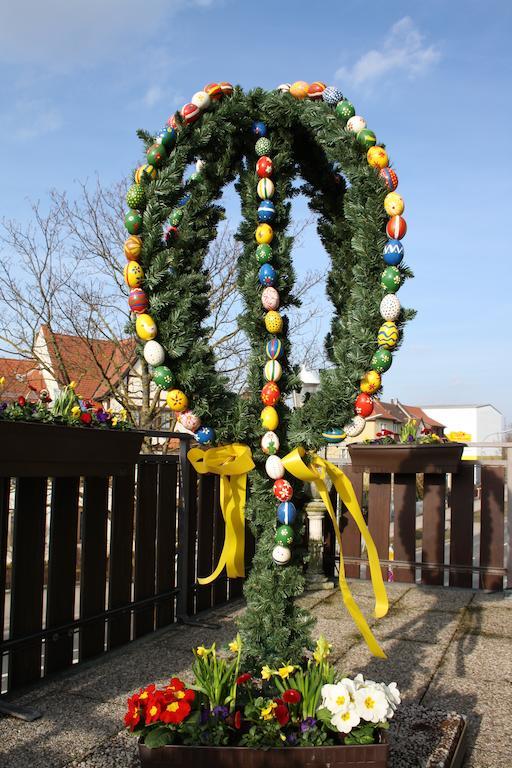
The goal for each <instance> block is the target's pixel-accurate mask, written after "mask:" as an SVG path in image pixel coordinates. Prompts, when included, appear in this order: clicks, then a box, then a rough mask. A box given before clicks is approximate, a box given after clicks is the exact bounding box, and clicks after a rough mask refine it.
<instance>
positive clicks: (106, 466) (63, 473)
mask: <svg viewBox="0 0 512 768" xmlns="http://www.w3.org/2000/svg"><path fill="white" fill-rule="evenodd" d="M143 439H144V434H143V433H142V432H136V431H135V430H130V431H128V430H127V431H126V432H124V431H121V430H119V431H116V430H107V429H97V428H96V429H95V428H88V427H66V426H60V425H55V424H37V423H31V422H23V421H1V422H0V476H2V477H76V476H106V475H124V474H127V473H128V471H129V469H130V467H131V466H133V464H135V463H136V462H137V458H138V455H139V452H140V448H141V445H142V440H143Z"/></svg>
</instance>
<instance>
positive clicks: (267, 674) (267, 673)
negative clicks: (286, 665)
mask: <svg viewBox="0 0 512 768" xmlns="http://www.w3.org/2000/svg"><path fill="white" fill-rule="evenodd" d="M272 675H275V672H274V671H273V670H272V669H270V667H267V665H266V664H265V666H264V667H262V669H261V679H262V680H270V678H271V677H272Z"/></svg>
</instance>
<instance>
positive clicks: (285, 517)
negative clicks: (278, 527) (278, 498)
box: [277, 501, 297, 525]
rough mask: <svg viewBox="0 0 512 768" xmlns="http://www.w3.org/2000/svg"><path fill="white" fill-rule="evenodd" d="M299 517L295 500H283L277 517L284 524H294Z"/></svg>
mask: <svg viewBox="0 0 512 768" xmlns="http://www.w3.org/2000/svg"><path fill="white" fill-rule="evenodd" d="M296 517H297V509H296V507H295V504H294V503H293V501H282V502H281V503H280V504H279V506H278V508H277V519H278V520H279V522H280V523H282V524H283V525H292V523H293V522H294V520H295V518H296Z"/></svg>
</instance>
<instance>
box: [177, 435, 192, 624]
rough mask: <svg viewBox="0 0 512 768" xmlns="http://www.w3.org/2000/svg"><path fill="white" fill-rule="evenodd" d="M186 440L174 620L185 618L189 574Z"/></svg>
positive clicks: (182, 458) (182, 454)
mask: <svg viewBox="0 0 512 768" xmlns="http://www.w3.org/2000/svg"><path fill="white" fill-rule="evenodd" d="M187 452H188V440H186V439H185V438H183V439H182V440H180V499H179V507H178V568H177V581H178V590H179V591H178V595H177V598H176V618H177V619H178V620H179V619H183V618H185V617H186V616H187V613H188V611H187V606H188V597H189V595H188V591H189V586H190V585H189V583H188V573H189V552H190V548H189V537H190V525H189V510H190V464H189V461H188V458H187Z"/></svg>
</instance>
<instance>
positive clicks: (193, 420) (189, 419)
mask: <svg viewBox="0 0 512 768" xmlns="http://www.w3.org/2000/svg"><path fill="white" fill-rule="evenodd" d="M178 421H179V423H180V424H182V425H183V426H184V427H185V429H188V430H189V432H196V430H198V429H199V427H200V426H201V419H200V418H199V416H197V415H196V414H195V413H194V411H190V410H188V409H187V410H186V411H182V412H181V413H178Z"/></svg>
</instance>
